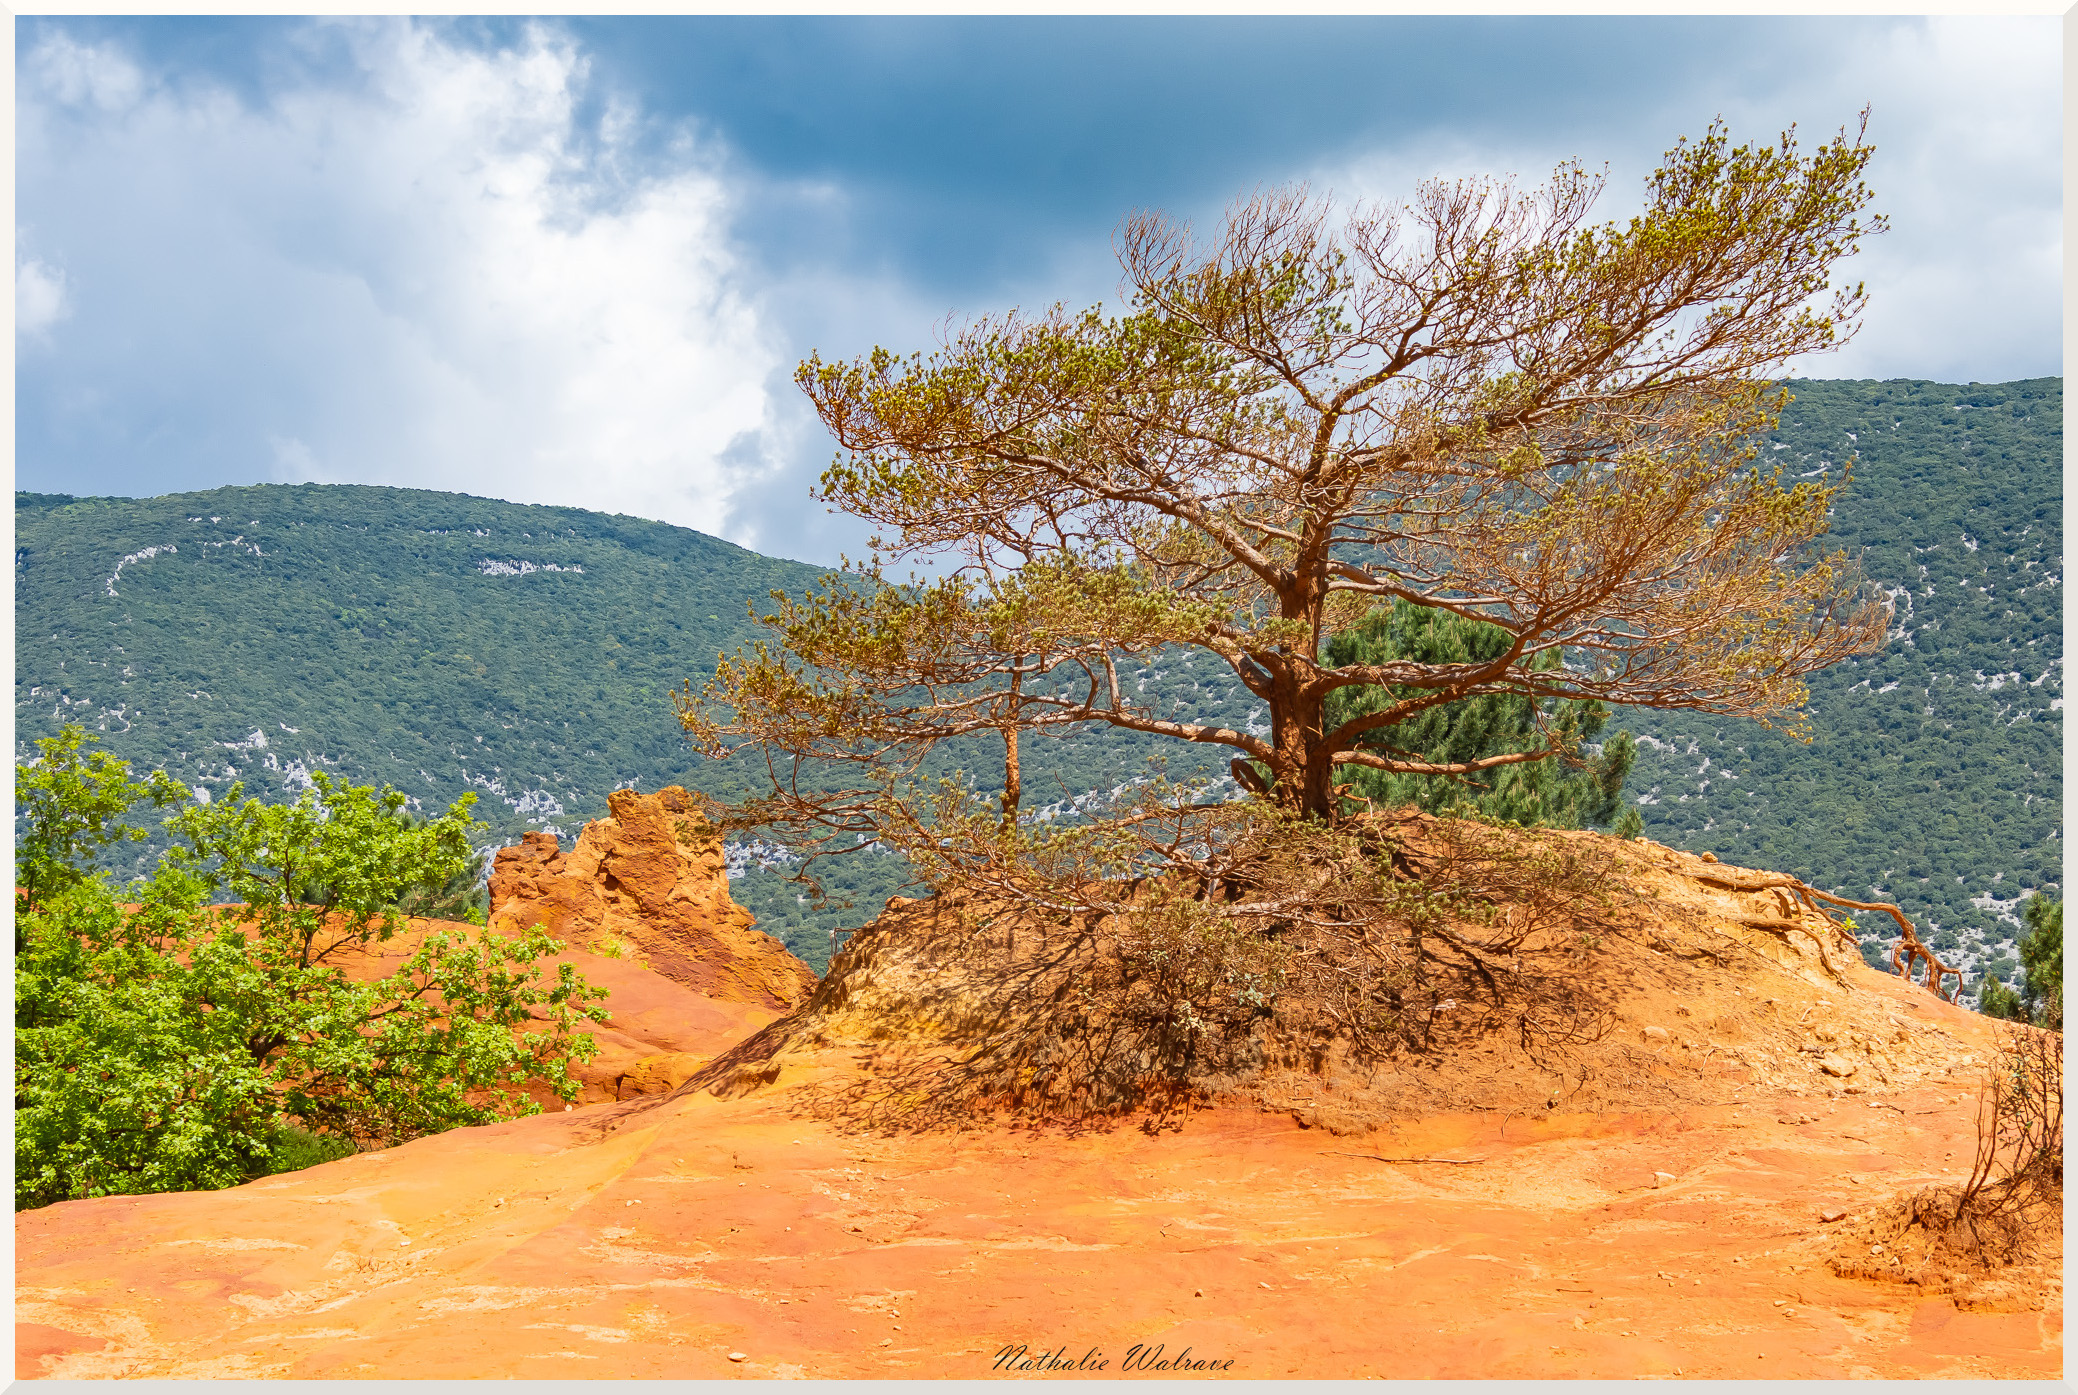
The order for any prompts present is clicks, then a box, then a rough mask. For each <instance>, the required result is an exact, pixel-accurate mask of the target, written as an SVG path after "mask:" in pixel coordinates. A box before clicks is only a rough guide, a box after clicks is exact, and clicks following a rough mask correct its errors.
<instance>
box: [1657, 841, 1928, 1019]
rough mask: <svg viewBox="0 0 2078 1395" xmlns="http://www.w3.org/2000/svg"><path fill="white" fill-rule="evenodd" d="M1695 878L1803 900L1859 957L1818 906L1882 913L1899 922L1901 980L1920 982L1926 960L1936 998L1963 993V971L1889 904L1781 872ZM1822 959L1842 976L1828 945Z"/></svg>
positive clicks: (1850, 939)
mask: <svg viewBox="0 0 2078 1395" xmlns="http://www.w3.org/2000/svg"><path fill="white" fill-rule="evenodd" d="M1693 875H1694V877H1695V879H1696V880H1697V881H1699V882H1702V883H1703V884H1704V885H1705V886H1717V887H1723V888H1724V889H1725V890H1727V891H1771V890H1776V889H1780V890H1783V891H1787V892H1789V893H1791V894H1792V895H1793V896H1795V897H1796V898H1797V899H1798V900H1801V901H1802V902H1803V903H1804V904H1805V905H1806V906H1809V907H1810V908H1811V909H1812V910H1813V911H1816V912H1817V913H1818V914H1819V915H1821V916H1824V917H1825V919H1826V921H1827V922H1828V923H1829V924H1831V925H1832V927H1833V929H1834V930H1835V931H1836V932H1837V933H1838V934H1839V935H1840V937H1841V938H1842V939H1843V940H1844V941H1845V942H1846V943H1847V944H1850V945H1852V946H1854V950H1855V953H1857V954H1859V953H1860V952H1861V942H1860V941H1859V940H1857V939H1856V938H1855V937H1854V934H1853V932H1852V931H1850V930H1848V929H1847V927H1846V926H1844V925H1842V924H1840V922H1838V921H1837V920H1834V919H1833V918H1832V916H1831V915H1830V914H1829V913H1828V912H1827V911H1826V909H1825V907H1824V906H1821V905H1819V904H1818V903H1819V902H1820V901H1824V902H1826V903H1827V904H1828V905H1833V906H1846V907H1848V908H1849V909H1851V910H1857V911H1882V912H1883V913H1884V914H1885V915H1887V916H1889V917H1890V918H1891V919H1892V920H1895V921H1896V922H1897V923H1898V930H1899V935H1898V942H1897V943H1896V944H1895V945H1892V946H1891V950H1890V963H1891V967H1892V968H1894V969H1896V970H1897V971H1898V975H1899V977H1901V978H1903V979H1905V980H1907V981H1908V982H1914V983H1916V982H1918V978H1917V977H1916V973H1917V969H1918V966H1919V961H1920V960H1922V959H1923V960H1925V961H1926V966H1927V978H1926V987H1927V990H1928V991H1929V992H1931V993H1932V994H1933V995H1934V996H1935V997H1937V998H1941V999H1944V1000H1945V1001H1947V1002H1951V1003H1952V1002H1954V1001H1955V998H1956V994H1957V993H1959V992H1960V991H1961V990H1962V986H1963V973H1962V970H1961V969H1951V968H1949V967H1948V966H1947V965H1946V964H1943V963H1942V962H1941V961H1940V959H1939V958H1938V957H1937V956H1936V955H1935V954H1934V951H1933V950H1932V949H1930V948H1928V947H1927V945H1926V942H1925V941H1923V940H1921V939H1920V938H1919V933H1918V932H1917V931H1916V930H1914V929H1913V928H1912V922H1911V921H1909V920H1907V919H1905V913H1904V912H1903V911H1902V910H1900V909H1898V908H1897V907H1896V906H1894V905H1892V904H1891V903H1890V902H1888V901H1854V900H1850V899H1848V898H1847V897H1845V896H1835V895H1834V894H1833V893H1832V892H1830V891H1820V890H1819V889H1818V888H1817V887H1815V886H1810V885H1808V884H1806V883H1804V882H1801V881H1799V880H1797V878H1795V877H1792V876H1789V875H1787V874H1786V873H1781V872H1776V873H1768V874H1763V875H1761V876H1757V877H1753V878H1751V879H1746V880H1741V879H1739V878H1735V877H1730V876H1726V875H1725V874H1724V873H1722V872H1720V871H1717V870H1716V869H1708V870H1704V871H1699V872H1696V873H1694V874H1693ZM1742 923H1744V924H1748V925H1754V926H1756V927H1757V928H1759V929H1764V930H1766V929H1775V928H1776V927H1774V926H1771V925H1769V924H1768V923H1766V922H1762V921H1745V922H1742ZM1818 957H1819V960H1820V962H1822V963H1824V964H1825V967H1826V971H1827V972H1828V973H1830V974H1832V976H1833V977H1834V978H1839V977H1840V972H1839V970H1837V969H1835V968H1834V967H1833V965H1832V963H1831V961H1829V960H1827V959H1826V957H1825V946H1824V945H1822V944H1821V945H1820V946H1819V949H1818ZM1949 978H1953V979H1954V980H1955V983H1954V985H1953V986H1946V984H1945V981H1946V980H1947V979H1949Z"/></svg>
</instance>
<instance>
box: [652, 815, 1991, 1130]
mask: <svg viewBox="0 0 2078 1395" xmlns="http://www.w3.org/2000/svg"><path fill="white" fill-rule="evenodd" d="M1556 836H1557V837H1559V838H1562V839H1569V840H1573V841H1574V842H1577V843H1579V844H1581V845H1582V846H1584V847H1586V848H1587V849H1588V850H1590V851H1592V852H1594V853H1595V854H1596V855H1598V856H1600V857H1602V858H1604V859H1605V860H1606V866H1605V870H1606V872H1607V874H1608V885H1609V886H1610V887H1612V888H1614V889H1615V891H1616V892H1617V894H1615V895H1612V896H1609V897H1605V898H1603V900H1602V902H1601V903H1600V904H1598V905H1597V906H1595V907H1593V908H1591V909H1590V908H1587V907H1584V906H1583V907H1577V908H1575V909H1573V910H1571V911H1564V910H1562V911H1561V912H1560V913H1559V914H1558V915H1556V916H1555V917H1545V918H1544V920H1543V921H1542V923H1539V924H1537V925H1534V926H1527V927H1526V926H1524V925H1523V924H1520V923H1518V921H1517V920H1516V919H1512V918H1511V916H1510V914H1509V911H1508V909H1507V908H1503V910H1502V912H1501V914H1500V915H1498V916H1496V917H1494V918H1493V922H1492V923H1491V924H1485V925H1476V924H1465V925H1458V926H1456V927H1454V935H1453V942H1452V944H1450V945H1448V946H1442V947H1440V948H1439V950H1438V952H1436V953H1433V954H1432V955H1430V956H1429V957H1428V958H1427V959H1426V960H1425V961H1424V963H1423V964H1422V965H1421V966H1420V971H1419V973H1418V974H1417V975H1415V976H1414V978H1413V979H1412V980H1411V981H1410V982H1409V983H1408V984H1407V985H1406V986H1405V988H1404V990H1396V993H1397V1000H1396V1003H1395V1009H1396V1010H1395V1012H1394V1013H1393V1015H1392V1023H1391V1030H1389V1031H1384V1032H1373V1033H1369V1034H1357V1033H1353V1032H1351V1031H1348V1030H1345V1028H1344V1025H1343V1019H1341V1018H1340V1017H1339V1016H1338V1015H1337V1014H1336V1013H1334V1012H1332V1011H1327V1010H1325V1007H1324V1005H1323V1004H1322V1003H1321V1002H1320V1001H1317V1000H1313V1001H1309V1000H1308V999H1307V998H1305V997H1304V995H1302V994H1301V995H1288V996H1287V997H1286V998H1284V999H1283V1000H1281V1001H1278V1002H1275V1003H1273V1004H1270V1005H1268V1006H1266V1007H1265V1008H1263V1009H1262V1010H1259V1011H1257V1012H1254V1013H1251V1014H1243V1015H1241V1016H1240V1017H1238V1018H1231V1017H1230V1018H1229V1019H1228V1020H1226V1021H1223V1022H1219V1023H1215V1024H1210V1025H1207V1024H1203V1023H1201V1024H1198V1025H1196V1026H1195V1027H1193V1025H1192V1024H1190V1023H1188V1022H1179V1021H1178V1019H1177V1016H1176V1014H1175V1013H1173V1012H1165V1011H1162V1010H1159V1008H1158V1007H1157V1006H1155V1005H1150V1004H1147V1003H1145V1002H1141V1001H1136V1000H1135V999H1134V998H1133V996H1132V994H1131V992H1130V991H1109V990H1111V989H1116V987H1117V985H1118V982H1119V977H1120V976H1119V973H1118V971H1117V953H1116V945H1115V943H1114V942H1112V941H1110V940H1108V939H1107V936H1106V934H1105V932H1104V929H1103V927H1101V926H1098V927H1082V926H1073V927H1067V928H1063V927H1061V926H1059V925H1057V924H1050V923H1048V922H1047V921H1045V920H1043V919H1041V918H1039V917H1036V916H1033V915H1030V914H1027V913H1024V912H1021V911H1020V910H1019V909H1018V908H1016V907H1014V906H1008V905H1004V904H996V903H988V902H983V901H975V900H965V899H958V898H950V897H945V898H931V899H928V900H923V901H903V900H899V899H898V900H897V901H895V902H892V903H890V905H889V908H888V911H887V913H886V914H885V915H883V916H881V917H880V918H879V919H878V920H877V921H875V922H874V923H873V924H872V925H871V926H868V927H867V928H866V929H865V930H864V931H862V932H860V933H859V934H858V935H857V936H856V937H855V938H854V939H853V940H852V942H851V943H850V944H849V945H848V946H847V947H846V948H845V949H844V951H843V952H842V953H841V954H839V955H838V957H837V959H836V960H835V961H834V962H833V963H832V965H831V968H830V972H829V974H828V975H827V976H826V977H825V979H824V981H823V983H822V984H821V985H820V986H819V987H818V988H817V990H816V992H815V994H814V996H813V997H811V998H810V999H809V1001H808V1003H807V1004H806V1005H805V1006H804V1007H803V1008H802V1009H800V1010H799V1011H797V1012H795V1013H793V1014H790V1015H789V1016H787V1017H785V1018H783V1019H780V1020H779V1021H777V1022H775V1023H773V1024H772V1025H771V1026H770V1027H768V1028H766V1029H765V1030H764V1031H762V1032H760V1033H758V1034H757V1035H756V1036H754V1037H752V1038H750V1039H749V1040H747V1041H745V1042H744V1043H742V1044H741V1045H740V1046H738V1047H736V1048H735V1049H734V1050H732V1051H730V1052H728V1053H726V1054H724V1055H723V1056H721V1057H719V1058H717V1060H716V1061H715V1062H714V1063H712V1064H711V1065H710V1066H709V1067H707V1068H706V1069H705V1070H704V1071H703V1072H702V1073H701V1074H700V1075H699V1076H697V1077H695V1078H694V1079H693V1081H692V1082H690V1083H689V1084H688V1085H687V1086H686V1087H685V1088H687V1089H696V1090H707V1091H710V1092H712V1093H714V1094H717V1095H721V1096H728V1095H732V1094H736V1093H741V1092H743V1091H746V1090H750V1089H756V1088H761V1087H765V1086H769V1085H772V1084H774V1083H777V1082H780V1081H781V1080H782V1079H784V1078H786V1077H787V1074H788V1072H789V1071H792V1072H794V1074H795V1077H796V1078H801V1079H805V1078H807V1077H808V1076H810V1075H814V1074H816V1073H817V1072H819V1071H822V1070H825V1069H827V1068H830V1067H832V1066H833V1065H836V1064H838V1063H842V1064H844V1065H845V1066H847V1067H848V1066H850V1065H853V1064H856V1065H857V1066H858V1067H860V1068H861V1070H862V1073H861V1074H858V1075H856V1076H855V1077H854V1078H850V1079H848V1080H847V1081H846V1083H845V1084H844V1085H843V1086H842V1090H841V1098H839V1097H836V1096H831V1095H829V1094H828V1092H827V1091H825V1092H824V1094H823V1097H822V1102H821V1104H820V1105H819V1106H818V1107H821V1108H826V1109H830V1110H833V1111H836V1112H838V1113H842V1114H846V1115H848V1116H850V1117H852V1118H854V1119H855V1120H858V1121H864V1122H875V1123H880V1124H887V1125H892V1126H917V1125H928V1124H933V1123H957V1122H960V1121H961V1120H962V1119H964V1118H970V1117H973V1116H974V1115H975V1111H976V1110H977V1109H983V1110H985V1109H986V1108H987V1107H989V1106H992V1105H1007V1106H1012V1107H1021V1108H1025V1109H1027V1110H1031V1109H1034V1108H1036V1109H1037V1110H1038V1112H1039V1113H1041V1114H1044V1115H1050V1116H1055V1117H1059V1116H1063V1115H1067V1114H1076V1113H1081V1114H1086V1115H1087V1114H1097V1113H1102V1112H1106V1111H1109V1112H1112V1113H1118V1112H1121V1111H1132V1110H1136V1109H1144V1110H1147V1111H1150V1112H1152V1113H1153V1114H1155V1115H1159V1116H1163V1117H1170V1118H1173V1117H1176V1116H1177V1113H1178V1111H1179V1110H1182V1109H1186V1108H1189V1107H1195V1106H1197V1105H1202V1104H1204V1103H1207V1102H1212V1101H1218V1102H1222V1103H1226V1104H1235V1103H1243V1102H1245V1103H1247V1104H1249V1105H1252V1106H1254V1107H1256V1108H1260V1109H1264V1110H1273V1111H1289V1112H1290V1113H1291V1114H1292V1115H1293V1116H1294V1117H1295V1118H1296V1119H1297V1120H1298V1121H1299V1122H1300V1123H1302V1124H1305V1125H1309V1126H1312V1125H1318V1126H1320V1127H1323V1128H1326V1129H1328V1130H1330V1131H1331V1132H1334V1133H1338V1134H1351V1133H1360V1132H1363V1131H1365V1130H1368V1129H1372V1128H1375V1127H1377V1126H1378V1125H1380V1124H1381V1123H1383V1122H1385V1121H1387V1120H1390V1119H1396V1118H1405V1117H1409V1116H1413V1115H1419V1114H1422V1113H1427V1112H1431V1111H1435V1110H1439V1109H1467V1108H1472V1109H1482V1110H1500V1111H1503V1112H1508V1111H1514V1112H1518V1113H1531V1112H1537V1111H1542V1110H1545V1109H1565V1110H1583V1109H1585V1110H1596V1109H1608V1108H1623V1107H1634V1106H1637V1105H1641V1104H1648V1103H1650V1104H1658V1105H1680V1104H1707V1103H1725V1102H1728V1101H1730V1100H1732V1099H1734V1098H1737V1097H1738V1096H1739V1095H1740V1093H1741V1092H1742V1091H1743V1092H1745V1093H1746V1094H1747V1095H1749V1096H1750V1095H1751V1094H1752V1093H1753V1092H1754V1091H1755V1090H1766V1091H1768V1092H1770V1093H1774V1094H1781V1095H1785V1096H1788V1097H1791V1098H1809V1099H1831V1098H1835V1097H1839V1096H1842V1095H1857V1094H1863V1093H1868V1092H1883V1091H1888V1090H1893V1089H1901V1088H1905V1087H1907V1086H1910V1085H1913V1084H1917V1083H1919V1082H1921V1081H1924V1080H1927V1079H1932V1078H1940V1077H1943V1076H1945V1075H1946V1074H1947V1073H1948V1072H1949V1071H1951V1070H1952V1069H1955V1068H1958V1067H1969V1066H1973V1065H1975V1064H1977V1063H1978V1058H1977V1054H1976V1052H1975V1051H1974V1050H1973V1049H1972V1048H1971V1047H1968V1046H1966V1045H1965V1044H1964V1042H1963V1041H1962V1040H1961V1039H1960V1038H1959V1037H1958V1036H1957V1034H1956V1032H1955V1030H1954V1029H1955V1027H1956V1026H1957V1025H1959V1024H1961V1023H1963V1022H1964V1021H1966V1020H1968V1019H1970V1017H1971V1015H1970V1014H1968V1013H1967V1012H1965V1011H1964V1010H1962V1009H1960V1008H1957V1007H1955V1006H1953V1005H1951V1004H1948V1003H1945V1002H1943V1001H1941V1000H1940V999H1938V998H1937V997H1935V996H1934V995H1933V994H1931V993H1929V992H1926V991H1925V990H1924V989H1921V988H1916V987H1913V986H1912V985H1909V984H1906V983H1904V982H1903V981H1901V980H1899V979H1898V978H1896V977H1895V976H1892V975H1886V974H1882V973H1879V972H1877V971H1875V970H1872V969H1869V968H1868V967H1866V966H1865V965H1863V964H1862V962H1861V961H1860V958H1859V956H1858V955H1856V954H1855V953H1854V952H1853V950H1852V949H1851V948H1849V947H1847V946H1846V945H1844V944H1843V943H1842V937H1841V936H1840V933H1839V931H1838V930H1837V929H1836V928H1835V927H1834V926H1833V925H1831V924H1830V923H1829V922H1827V921H1826V920H1825V919H1824V917H1822V916H1820V915H1818V914H1816V913H1815V912H1813V911H1811V910H1809V909H1808V908H1807V907H1805V906H1803V905H1801V904H1800V903H1799V902H1798V901H1796V900H1795V899H1793V897H1792V896H1791V894H1790V893H1789V892H1788V891H1787V890H1784V889H1783V888H1781V887H1779V886H1775V885H1769V884H1768V883H1769V882H1770V881H1771V878H1770V877H1769V876H1768V874H1765V873H1756V872H1749V871H1745V870H1743V869H1738V868H1728V867H1724V866H1721V865H1718V864H1716V863H1715V862H1713V861H1706V860H1704V859H1702V858H1699V857H1695V856H1692V855H1690V854H1687V853H1681V852H1676V851H1673V850H1671V849H1667V848H1662V847H1659V846H1657V845H1654V844H1649V843H1643V842H1638V843H1619V842H1617V841H1615V840H1613V839H1607V838H1602V837H1599V836H1598V835H1595V834H1586V833H1583V834H1570V835H1556ZM1772 880H1775V881H1779V880H1781V879H1779V878H1775V879H1772ZM1326 1006H1332V1005H1331V1004H1330V1005H1326ZM845 1073H847V1074H849V1072H848V1071H847V1072H845Z"/></svg>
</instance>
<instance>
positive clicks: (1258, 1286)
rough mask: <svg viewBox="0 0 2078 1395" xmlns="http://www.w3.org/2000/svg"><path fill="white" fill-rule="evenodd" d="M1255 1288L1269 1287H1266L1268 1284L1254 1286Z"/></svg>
mask: <svg viewBox="0 0 2078 1395" xmlns="http://www.w3.org/2000/svg"><path fill="white" fill-rule="evenodd" d="M1256 1287H1257V1288H1268V1287H1269V1285H1268V1284H1257V1285H1256Z"/></svg>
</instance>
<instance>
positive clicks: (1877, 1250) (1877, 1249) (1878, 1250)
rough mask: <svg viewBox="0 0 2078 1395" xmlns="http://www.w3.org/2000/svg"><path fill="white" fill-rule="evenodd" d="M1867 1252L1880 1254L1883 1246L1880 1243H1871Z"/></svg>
mask: <svg viewBox="0 0 2078 1395" xmlns="http://www.w3.org/2000/svg"><path fill="white" fill-rule="evenodd" d="M1869 1253H1870V1254H1872V1255H1880V1254H1882V1253H1883V1246H1881V1245H1871V1246H1869Z"/></svg>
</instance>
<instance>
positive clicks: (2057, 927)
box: [2020, 896, 2064, 1032]
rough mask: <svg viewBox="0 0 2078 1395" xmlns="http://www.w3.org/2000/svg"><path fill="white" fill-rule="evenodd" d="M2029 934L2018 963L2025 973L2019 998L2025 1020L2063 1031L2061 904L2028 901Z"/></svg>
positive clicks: (2038, 898)
mask: <svg viewBox="0 0 2078 1395" xmlns="http://www.w3.org/2000/svg"><path fill="white" fill-rule="evenodd" d="M2025 914H2026V917H2027V925H2028V932H2027V934H2026V935H2025V936H2023V937H2022V939H2021V941H2020V963H2021V966H2022V968H2023V969H2025V970H2026V972H2027V983H2026V987H2025V988H2024V989H2023V990H2022V993H2021V996H2022V998H2023V999H2024V1000H2025V1003H2026V1007H2027V1020H2028V1021H2030V1022H2033V1023H2035V1024H2036V1025H2037V1026H2041V1027H2051V1028H2054V1029H2055V1030H2057V1031H2059V1032H2061V1031H2062V1030H2063V1029H2064V903H2063V902H2062V901H2052V900H2050V899H2049V898H2048V897H2046V896H2034V897H2030V898H2029V899H2028V903H2027V906H2026V908H2025Z"/></svg>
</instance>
